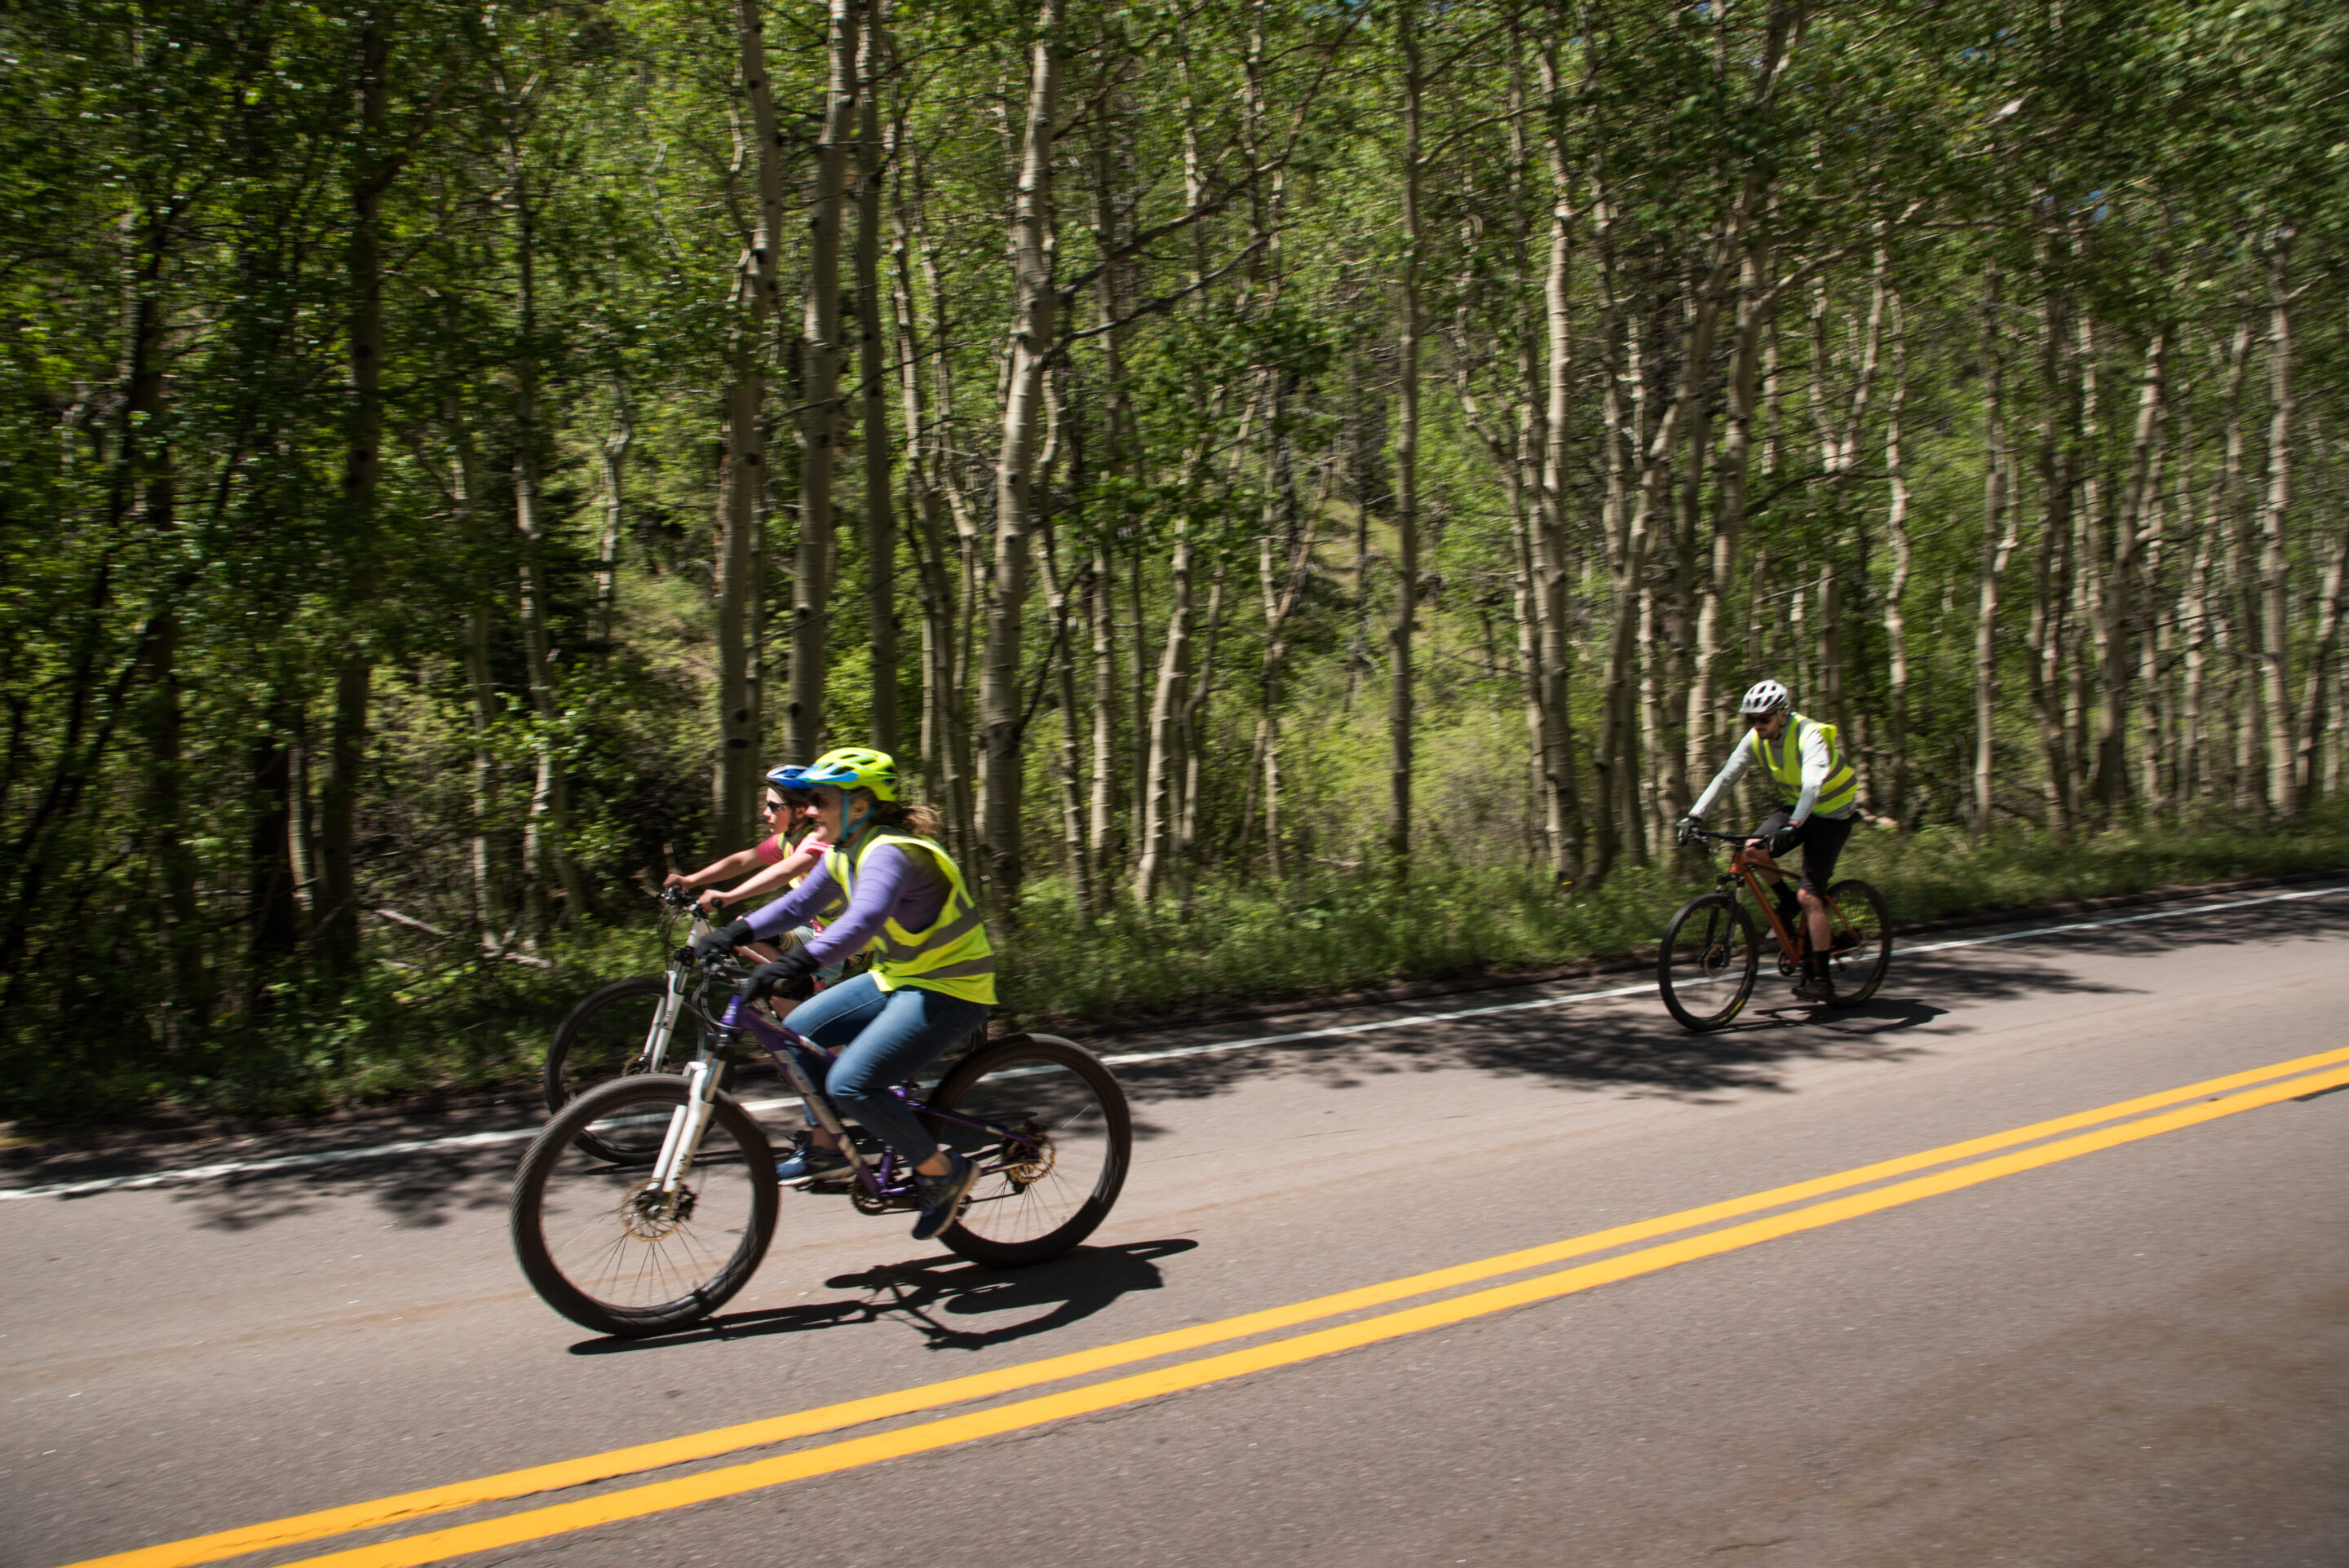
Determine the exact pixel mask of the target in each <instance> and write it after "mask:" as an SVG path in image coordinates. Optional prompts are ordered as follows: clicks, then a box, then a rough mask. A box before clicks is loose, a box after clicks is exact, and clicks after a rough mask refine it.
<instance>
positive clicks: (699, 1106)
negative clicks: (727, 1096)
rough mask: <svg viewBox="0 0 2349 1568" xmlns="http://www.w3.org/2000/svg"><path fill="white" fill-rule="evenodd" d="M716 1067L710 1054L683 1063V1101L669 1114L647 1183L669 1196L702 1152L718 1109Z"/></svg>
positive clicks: (680, 1184) (717, 1064)
mask: <svg viewBox="0 0 2349 1568" xmlns="http://www.w3.org/2000/svg"><path fill="white" fill-rule="evenodd" d="M718 1068H719V1063H718V1061H717V1059H716V1058H715V1057H698V1058H696V1059H695V1060H693V1061H690V1062H688V1063H687V1064H686V1066H685V1103H684V1104H683V1105H680V1106H678V1108H677V1109H675V1110H673V1111H670V1112H669V1113H668V1132H667V1135H666V1136H664V1137H663V1138H662V1139H661V1151H660V1158H659V1159H657V1160H656V1161H653V1178H652V1181H651V1182H650V1183H649V1185H651V1186H654V1187H657V1188H659V1189H660V1191H662V1192H664V1193H666V1194H667V1196H668V1197H670V1198H671V1199H674V1198H675V1197H676V1196H677V1193H678V1189H679V1188H680V1187H682V1186H684V1185H685V1176H686V1172H687V1171H690V1170H692V1169H693V1158H694V1156H695V1155H697V1154H698V1153H700V1152H701V1138H702V1134H704V1133H706V1132H708V1131H709V1118H710V1116H711V1114H712V1113H713V1112H714V1111H715V1110H716V1109H717V1108H718Z"/></svg>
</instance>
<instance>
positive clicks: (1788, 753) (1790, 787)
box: [1745, 713, 1859, 817]
mask: <svg viewBox="0 0 2349 1568" xmlns="http://www.w3.org/2000/svg"><path fill="white" fill-rule="evenodd" d="M1805 725H1808V726H1810V727H1812V728H1814V729H1816V730H1817V731H1818V732H1819V735H1820V738H1822V739H1824V740H1826V743H1827V776H1826V782H1825V783H1823V784H1821V785H1820V786H1819V798H1818V799H1816V800H1815V801H1814V802H1812V804H1811V810H1813V811H1816V812H1817V813H1818V814H1819V815H1820V816H1823V817H1825V816H1832V815H1833V814H1835V813H1836V812H1837V811H1840V810H1843V809H1844V808H1845V807H1847V806H1848V805H1850V804H1851V803H1852V802H1854V801H1855V800H1857V799H1859V779H1858V778H1857V775H1855V774H1854V773H1853V772H1852V770H1851V765H1850V764H1848V763H1847V762H1846V761H1844V759H1843V752H1842V750H1841V748H1838V747H1837V745H1836V727H1835V726H1834V725H1832V724H1821V723H1820V722H1819V721H1818V720H1817V719H1815V718H1806V717H1803V716H1802V715H1801V714H1799V713H1798V714H1795V715H1794V716H1793V717H1790V718H1788V719H1787V721H1786V727H1785V731H1784V732H1783V733H1782V734H1780V736H1779V737H1778V738H1777V739H1776V740H1775V741H1768V740H1764V739H1763V738H1762V732H1761V731H1760V730H1758V729H1749V730H1747V731H1746V732H1745V742H1746V744H1747V745H1749V746H1751V747H1753V748H1754V756H1755V757H1756V758H1759V759H1760V761H1761V763H1762V766H1763V767H1764V769H1767V770H1768V772H1769V774H1770V777H1771V778H1772V779H1775V780H1776V781H1777V785H1778V794H1779V797H1780V799H1782V800H1783V801H1784V803H1785V804H1786V805H1789V806H1792V805H1794V804H1795V802H1797V801H1799V800H1800V799H1802V798H1803V727H1804V726H1805Z"/></svg>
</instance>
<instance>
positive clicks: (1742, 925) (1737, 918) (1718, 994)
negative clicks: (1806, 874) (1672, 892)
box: [1656, 832, 1892, 1033]
mask: <svg viewBox="0 0 2349 1568" xmlns="http://www.w3.org/2000/svg"><path fill="white" fill-rule="evenodd" d="M1692 836H1693V837H1695V838H1697V839H1700V840H1718V841H1721V842H1723V843H1726V844H1728V845H1729V846H1730V851H1729V869H1728V870H1727V871H1726V872H1723V873H1722V875H1721V877H1720V878H1719V880H1717V881H1716V882H1714V883H1713V891H1712V892H1706V893H1699V894H1698V895H1697V896H1696V897H1694V898H1692V899H1691V900H1689V901H1688V903H1684V904H1682V905H1681V907H1680V911H1679V913H1676V914H1674V915H1673V916H1672V918H1671V923H1670V924H1669V925H1667V926H1665V927H1664V942H1663V946H1662V947H1661V948H1660V949H1659V950H1658V952H1657V954H1656V988H1657V989H1658V990H1659V991H1660V992H1661V993H1662V995H1663V998H1664V1006H1666V1007H1668V1008H1670V1009H1671V1015H1672V1016H1673V1017H1675V1018H1677V1019H1679V1020H1680V1021H1681V1023H1682V1026H1685V1027H1687V1028H1690V1029H1694V1030H1696V1031H1698V1032H1699V1033H1702V1032H1703V1031H1705V1030H1708V1029H1718V1028H1720V1027H1722V1026H1723V1025H1725V1024H1727V1023H1728V1022H1729V1021H1730V1020H1731V1019H1733V1018H1734V1017H1736V1016H1737V1015H1738V1014H1739V1013H1740V1012H1742V1011H1744V1007H1745V1003H1746V1000H1747V998H1749V997H1751V996H1752V995H1754V980H1755V978H1756V977H1757V976H1758V975H1760V974H1761V970H1762V950H1761V945H1760V942H1759V940H1758V938H1757V936H1756V934H1755V932H1754V921H1753V917H1752V916H1751V915H1749V914H1748V913H1746V909H1745V903H1744V899H1743V898H1742V897H1741V896H1740V894H1741V892H1742V891H1750V892H1752V893H1753V895H1754V904H1755V905H1756V907H1758V908H1759V909H1760V910H1761V911H1762V917H1763V918H1764V920H1766V921H1768V922H1769V923H1770V932H1771V934H1772V935H1774V936H1775V937H1776V938H1777V939H1778V973H1779V974H1781V975H1800V974H1801V973H1802V972H1803V955H1804V954H1806V953H1807V952H1808V951H1809V949H1810V923H1809V922H1808V921H1807V920H1804V921H1798V922H1796V924H1797V926H1798V928H1799V929H1797V930H1795V931H1789V930H1787V928H1786V923H1785V921H1783V920H1781V919H1780V918H1779V916H1778V909H1777V901H1776V900H1775V899H1774V898H1772V897H1770V896H1769V895H1768V893H1767V892H1765V891H1764V887H1763V883H1762V878H1761V875H1760V873H1759V867H1760V865H1761V862H1760V861H1758V860H1756V859H1754V857H1753V855H1752V852H1751V851H1752V846H1753V845H1754V843H1755V842H1756V841H1758V838H1759V835H1757V834H1753V833H1706V832H1697V833H1694V834H1693V835H1692ZM1825 898H1826V906H1827V932H1828V938H1829V940H1828V950H1827V972H1828V975H1830V977H1831V978H1832V980H1833V983H1834V997H1833V1000H1832V1002H1831V1004H1830V1005H1831V1006H1838V1007H1857V1006H1859V1005H1860V1004H1861V1003H1863V1002H1865V1001H1867V1000H1868V998H1869V997H1871V996H1873V995H1876V992H1877V988H1878V986H1880V985H1883V984H1884V973H1885V971H1886V970H1887V969H1888V968H1889V967H1890V966H1891V964H1892V918H1891V915H1890V913H1889V911H1888V910H1887V909H1886V908H1885V903H1884V895H1883V894H1882V893H1880V892H1877V891H1876V890H1875V889H1874V888H1872V887H1870V886H1868V883H1866V882H1861V881H1859V880H1857V878H1850V877H1847V878H1846V879H1845V880H1843V881H1842V882H1837V883H1836V884H1835V885H1834V886H1832V887H1830V888H1828V889H1827V891H1826V894H1825Z"/></svg>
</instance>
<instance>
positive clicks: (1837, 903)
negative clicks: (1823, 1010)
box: [1827, 878, 1892, 1007]
mask: <svg viewBox="0 0 2349 1568" xmlns="http://www.w3.org/2000/svg"><path fill="white" fill-rule="evenodd" d="M1827 903H1828V905H1829V913H1828V915H1827V932H1828V937H1829V942H1828V953H1827V969H1828V971H1829V972H1830V973H1831V974H1832V975H1834V976H1835V1004H1836V1006H1838V1007H1857V1006H1859V1005H1860V1004H1861V1003H1862V1002H1865V1001H1867V1000H1868V998H1869V997H1870V996H1873V995H1876V988H1877V987H1878V986H1879V985H1883V984H1884V974H1885V971H1886V970H1888V969H1889V968H1890V967H1891V966H1892V915H1891V912H1890V911H1889V910H1888V909H1887V908H1886V907H1885V904H1884V895H1883V894H1882V893H1880V892H1877V891H1876V890H1875V889H1874V888H1872V887H1870V886H1868V884H1867V883H1866V882H1861V881H1859V880H1858V879H1857V878H1849V879H1847V880H1845V881H1843V882H1837V883H1836V884H1835V885H1834V886H1833V887H1831V888H1829V889H1827Z"/></svg>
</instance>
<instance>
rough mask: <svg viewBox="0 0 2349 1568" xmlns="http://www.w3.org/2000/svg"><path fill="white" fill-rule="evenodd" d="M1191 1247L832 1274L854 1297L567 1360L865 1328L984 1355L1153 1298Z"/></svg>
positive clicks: (579, 1349)
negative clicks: (883, 1328)
mask: <svg viewBox="0 0 2349 1568" xmlns="http://www.w3.org/2000/svg"><path fill="white" fill-rule="evenodd" d="M1198 1244H1199V1243H1196V1242H1195V1241H1190V1240H1188V1239H1172V1238H1170V1239H1168V1240H1164V1241H1155V1242H1127V1243H1121V1244H1119V1245H1117V1246H1113V1247H1079V1248H1078V1249H1077V1250H1076V1251H1074V1252H1072V1253H1069V1254H1068V1255H1067V1256H1066V1257H1062V1258H1056V1259H1054V1260H1053V1261H1052V1262H1050V1263H1046V1264H1035V1265H1033V1266H1032V1267H1029V1268H1022V1269H988V1268H980V1267H979V1266H978V1265H977V1264H970V1263H967V1262H965V1261H964V1260H963V1259H961V1258H958V1257H954V1256H951V1255H948V1256H945V1257H926V1258H916V1259H913V1260H911V1261H909V1262H906V1263H898V1264H881V1265H880V1266H878V1267H876V1268H869V1269H864V1270H862V1271H860V1272H858V1273H856V1274H834V1275H833V1277H832V1278H830V1279H828V1280H826V1281H824V1282H823V1283H824V1285H825V1287H826V1288H827V1289H830V1290H836V1291H854V1292H857V1293H860V1294H858V1295H854V1296H844V1297H841V1298H838V1299H834V1300H832V1301H823V1302H809V1303H807V1304H805V1305H796V1306H783V1307H769V1308H764V1309H762V1310H760V1311H756V1312H735V1313H727V1314H723V1315H719V1316H717V1317H712V1318H708V1319H706V1320H704V1321H703V1322H700V1323H698V1324H695V1325H694V1326H692V1327H691V1328H688V1329H683V1330H680V1331H679V1332H678V1333H676V1334H666V1335H659V1336H654V1337H651V1338H646V1339H606V1338H597V1339H588V1340H583V1341H581V1342H580V1343H579V1344H576V1345H574V1346H572V1347H571V1354H573V1355H574V1356H615V1355H620V1354H624V1353H626V1352H630V1351H637V1350H658V1349H663V1348H667V1347H670V1346H681V1345H694V1344H702V1343H708V1342H710V1341H715V1340H721V1339H754V1338H758V1337H761V1336H765V1335H770V1334H804V1333H808V1332H810V1331H812V1330H815V1329H826V1328H853V1327H857V1326H864V1325H868V1324H879V1323H893V1324H897V1325H901V1326H902V1325H907V1324H910V1325H911V1326H914V1327H915V1328H916V1329H918V1330H920V1332H921V1334H922V1336H923V1339H924V1340H925V1342H926V1347H927V1348H929V1349H932V1350H984V1349H986V1348H988V1346H994V1345H1002V1344H1007V1343H1009V1341H1011V1340H1015V1339H1026V1338H1029V1337H1030V1336H1033V1335H1038V1334H1050V1333H1052V1332H1054V1331H1055V1330H1058V1329H1062V1328H1066V1327H1068V1326H1070V1325H1071V1324H1072V1323H1077V1322H1080V1321H1081V1320H1082V1319H1084V1318H1088V1317H1091V1316H1092V1315H1093V1314H1095V1313H1097V1312H1099V1311H1101V1310H1102V1308H1104V1307H1106V1306H1109V1305H1112V1303H1114V1302H1115V1301H1116V1300H1117V1299H1118V1298H1119V1297H1121V1296H1123V1295H1128V1294H1129V1293H1131V1292H1133V1291H1137V1290H1157V1289H1160V1288H1162V1287H1163V1286H1164V1284H1165V1283H1166V1281H1165V1276H1164V1275H1163V1274H1160V1273H1159V1272H1158V1265H1157V1260H1158V1259H1160V1258H1164V1257H1172V1256H1174V1254H1175V1253H1187V1252H1189V1251H1191V1250H1192V1249H1193V1248H1195V1247H1196V1246H1197V1245H1198ZM1038 1307H1040V1308H1043V1309H1044V1310H1042V1311H1041V1312H1038V1313H1037V1314H1036V1315H1034V1316H1022V1317H1019V1318H1017V1319H1015V1320H1014V1321H1011V1322H1008V1323H1007V1322H1002V1321H1000V1320H998V1322H997V1323H996V1324H995V1326H960V1325H957V1324H955V1323H952V1322H949V1321H947V1320H948V1319H952V1318H978V1317H996V1316H997V1315H999V1314H1004V1313H1022V1312H1026V1311H1029V1310H1030V1309H1032V1308H1038Z"/></svg>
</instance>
